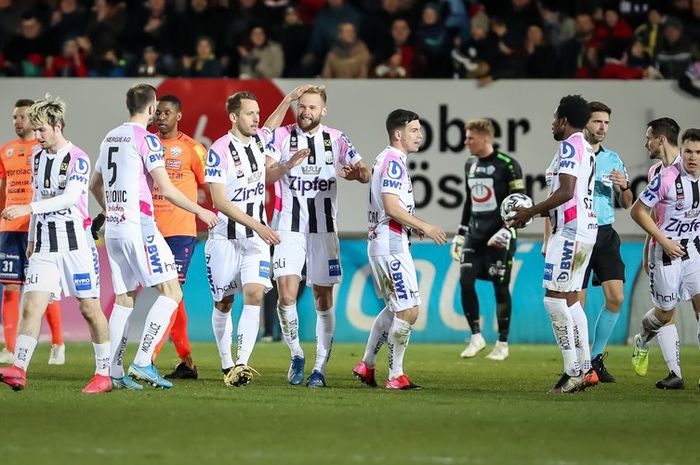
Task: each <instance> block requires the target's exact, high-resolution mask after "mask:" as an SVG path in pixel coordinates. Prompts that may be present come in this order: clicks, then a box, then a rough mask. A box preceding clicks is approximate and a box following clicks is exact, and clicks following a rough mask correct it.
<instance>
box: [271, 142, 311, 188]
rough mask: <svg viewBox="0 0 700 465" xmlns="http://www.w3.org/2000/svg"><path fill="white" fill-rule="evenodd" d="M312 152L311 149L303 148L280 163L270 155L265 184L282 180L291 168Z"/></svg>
mask: <svg viewBox="0 0 700 465" xmlns="http://www.w3.org/2000/svg"><path fill="white" fill-rule="evenodd" d="M310 154H311V150H309V149H301V150H299V151H297V152H296V153H295V154H294V155H292V156H291V158H290V159H289V160H287V162H286V163H281V164H280V163H278V162H277V161H276V160H275V159H274V158H272V157H270V156H268V157H267V158H266V160H265V184H272V183H274V182H277V181H278V180H280V179H281V178H282V177H283V176H284V175H285V174H287V172H288V171H289V170H291V169H292V168H294V167H295V166H298V165H299V164H300V163H301V162H302V161H304V160H305V159H306V158H307V157H308V156H309V155H310Z"/></svg>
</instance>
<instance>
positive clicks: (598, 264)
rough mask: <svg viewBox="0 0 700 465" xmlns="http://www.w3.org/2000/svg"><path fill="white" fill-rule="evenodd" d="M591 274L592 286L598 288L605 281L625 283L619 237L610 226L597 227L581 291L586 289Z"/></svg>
mask: <svg viewBox="0 0 700 465" xmlns="http://www.w3.org/2000/svg"><path fill="white" fill-rule="evenodd" d="M591 272H593V285H594V286H600V284H601V283H604V282H605V281H612V280H615V279H619V280H620V281H622V282H625V264H624V263H623V262H622V256H621V255H620V236H618V235H617V232H615V230H614V229H613V227H612V225H610V224H606V225H604V226H598V236H597V237H596V240H595V245H594V246H593V253H592V254H591V261H590V262H589V264H588V268H587V269H586V274H585V275H584V276H583V286H582V288H583V289H586V288H587V287H588V281H589V279H590V276H591Z"/></svg>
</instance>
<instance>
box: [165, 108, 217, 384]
mask: <svg viewBox="0 0 700 465" xmlns="http://www.w3.org/2000/svg"><path fill="white" fill-rule="evenodd" d="M181 118H182V104H181V103H180V99H178V98H177V97H176V96H174V95H163V96H162V97H160V99H159V100H158V107H157V108H156V118H155V123H156V125H157V126H158V137H159V138H160V140H161V143H162V144H163V149H164V150H165V152H164V153H163V156H164V159H165V160H164V161H165V169H166V171H167V172H168V176H169V177H170V180H171V181H172V183H173V185H174V186H175V187H177V188H178V189H180V190H181V191H182V192H183V193H184V194H185V195H186V196H187V197H188V198H189V199H190V200H191V201H193V202H196V201H197V188H198V186H202V185H203V184H204V163H205V161H204V160H205V158H206V155H207V151H206V149H205V148H204V147H203V146H202V144H200V143H199V142H197V141H196V140H194V139H192V138H191V137H189V136H187V135H186V134H183V133H182V132H180V131H179V130H178V121H180V119H181ZM153 207H154V213H155V218H156V226H157V227H158V230H159V231H160V232H161V234H163V237H164V238H165V242H167V244H168V246H169V247H170V250H171V251H172V252H173V255H174V256H175V265H176V266H177V273H178V279H179V281H180V283H181V284H182V283H184V282H185V278H186V277H187V270H188V268H189V266H190V260H191V259H192V254H193V253H194V247H195V244H196V241H197V225H196V221H195V215H194V214H193V213H190V212H188V211H187V210H183V209H181V208H177V207H176V206H174V205H173V204H172V203H170V202H169V201H168V200H166V199H165V198H164V197H163V195H162V194H161V193H160V191H159V190H158V187H156V186H154V188H153ZM168 329H169V331H167V332H166V334H165V336H164V337H163V339H161V341H160V342H159V343H158V345H157V346H156V350H155V353H154V355H155V356H156V357H157V356H158V353H159V352H160V349H161V347H162V346H163V344H164V343H165V340H166V338H167V337H168V333H170V338H171V339H172V341H173V344H174V345H175V350H176V351H177V355H178V357H179V358H180V363H178V364H177V365H176V366H175V370H173V372H172V373H169V374H167V375H165V378H166V379H197V367H196V366H195V365H194V362H193V361H192V350H191V348H190V341H189V339H188V338H187V313H186V311H185V300H184V299H183V300H181V301H180V304H179V305H178V307H177V311H176V312H175V314H174V315H173V319H172V320H171V322H170V327H169V328H168ZM154 360H155V358H154Z"/></svg>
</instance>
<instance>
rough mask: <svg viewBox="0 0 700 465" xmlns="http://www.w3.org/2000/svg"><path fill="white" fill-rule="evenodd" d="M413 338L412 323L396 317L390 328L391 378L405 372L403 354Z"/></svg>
mask: <svg viewBox="0 0 700 465" xmlns="http://www.w3.org/2000/svg"><path fill="white" fill-rule="evenodd" d="M410 338H411V325H410V324H408V322H407V321H404V320H402V319H401V318H394V321H393V322H392V323H391V328H390V329H389V337H388V341H389V379H395V378H397V377H399V376H401V375H402V374H403V355H404V353H405V352H406V346H408V340H409V339H410Z"/></svg>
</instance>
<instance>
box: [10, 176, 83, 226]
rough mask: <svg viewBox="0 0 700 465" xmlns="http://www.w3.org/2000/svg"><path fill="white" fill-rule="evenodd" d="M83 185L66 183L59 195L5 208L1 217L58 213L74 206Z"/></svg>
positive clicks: (14, 217) (75, 182)
mask: <svg viewBox="0 0 700 465" xmlns="http://www.w3.org/2000/svg"><path fill="white" fill-rule="evenodd" d="M84 189H85V184H84V183H81V182H78V181H68V183H67V184H66V188H65V190H64V191H63V193H62V194H61V195H57V196H55V197H51V198H48V199H43V200H35V201H33V202H31V203H29V204H24V205H12V206H10V207H7V208H5V210H3V212H2V216H3V217H4V218H7V219H8V220H14V219H16V218H19V217H22V216H27V215H30V214H34V215H40V214H44V213H53V212H59V211H61V210H66V209H68V208H71V207H72V206H74V205H75V204H76V203H77V202H78V199H79V198H80V195H81V194H82V193H83V192H85V191H84Z"/></svg>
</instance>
